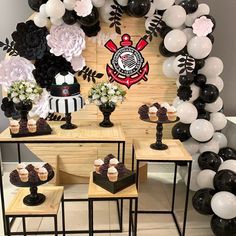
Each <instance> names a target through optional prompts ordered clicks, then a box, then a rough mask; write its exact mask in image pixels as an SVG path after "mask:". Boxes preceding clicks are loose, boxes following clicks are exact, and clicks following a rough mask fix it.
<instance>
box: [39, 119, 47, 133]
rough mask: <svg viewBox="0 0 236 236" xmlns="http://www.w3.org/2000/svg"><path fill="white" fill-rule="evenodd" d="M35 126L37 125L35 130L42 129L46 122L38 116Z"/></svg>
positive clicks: (44, 127) (45, 126)
mask: <svg viewBox="0 0 236 236" xmlns="http://www.w3.org/2000/svg"><path fill="white" fill-rule="evenodd" d="M36 126H37V130H39V131H43V130H44V129H46V128H47V126H48V124H47V121H46V120H45V119H43V118H39V119H38V120H37V123H36Z"/></svg>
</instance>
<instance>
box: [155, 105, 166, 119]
mask: <svg viewBox="0 0 236 236" xmlns="http://www.w3.org/2000/svg"><path fill="white" fill-rule="evenodd" d="M157 117H158V120H159V121H167V120H168V117H167V109H166V108H165V107H161V108H160V109H159V110H158V111H157Z"/></svg>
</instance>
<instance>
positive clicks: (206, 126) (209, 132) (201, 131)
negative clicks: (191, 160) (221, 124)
mask: <svg viewBox="0 0 236 236" xmlns="http://www.w3.org/2000/svg"><path fill="white" fill-rule="evenodd" d="M190 133H191V135H192V137H193V138H194V139H196V140H197V141H199V142H206V141H208V140H210V139H211V138H212V136H213V134H214V127H213V125H212V124H211V123H210V122H209V121H207V120H204V119H197V120H195V121H194V122H193V123H192V124H191V125H190Z"/></svg>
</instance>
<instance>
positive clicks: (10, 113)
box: [1, 97, 20, 119]
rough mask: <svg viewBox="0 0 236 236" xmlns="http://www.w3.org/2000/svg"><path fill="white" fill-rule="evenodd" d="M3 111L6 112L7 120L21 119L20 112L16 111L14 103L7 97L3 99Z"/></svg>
mask: <svg viewBox="0 0 236 236" xmlns="http://www.w3.org/2000/svg"><path fill="white" fill-rule="evenodd" d="M1 109H2V111H3V112H4V115H5V116H6V117H7V118H11V117H12V118H13V119H19V118H20V114H19V112H18V111H17V110H16V109H15V106H14V103H13V101H11V100H10V99H9V98H8V97H5V98H3V99H2V105H1Z"/></svg>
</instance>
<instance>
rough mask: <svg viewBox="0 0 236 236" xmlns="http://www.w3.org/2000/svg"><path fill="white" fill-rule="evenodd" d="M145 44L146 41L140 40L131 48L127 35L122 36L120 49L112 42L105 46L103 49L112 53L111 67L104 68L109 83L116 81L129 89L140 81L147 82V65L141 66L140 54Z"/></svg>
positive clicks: (142, 61)
mask: <svg viewBox="0 0 236 236" xmlns="http://www.w3.org/2000/svg"><path fill="white" fill-rule="evenodd" d="M147 44H148V42H147V41H146V40H144V39H140V40H139V42H138V43H137V45H136V46H135V47H133V46H132V45H133V42H132V41H131V40H130V36H129V35H128V34H124V35H123V36H122V41H121V42H120V45H121V47H120V48H118V47H117V46H116V45H115V43H114V42H113V41H112V40H109V41H108V42H107V43H106V44H105V47H106V48H107V49H108V50H109V51H111V52H113V53H114V54H113V57H112V59H111V65H112V67H110V66H109V65H107V68H106V70H107V74H108V76H109V78H110V82H114V81H116V82H117V83H119V84H122V85H125V86H127V87H128V88H130V87H131V86H132V85H134V84H136V83H138V82H139V81H141V80H144V81H147V77H146V76H147V75H148V72H149V64H148V62H146V64H145V65H144V66H143V64H144V58H143V56H142V54H141V53H140V52H141V51H142V50H143V49H144V48H145V47H146V46H147Z"/></svg>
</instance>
